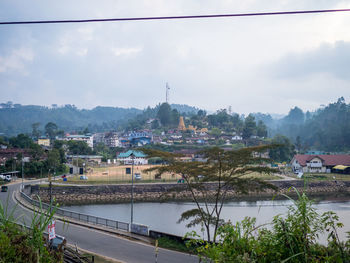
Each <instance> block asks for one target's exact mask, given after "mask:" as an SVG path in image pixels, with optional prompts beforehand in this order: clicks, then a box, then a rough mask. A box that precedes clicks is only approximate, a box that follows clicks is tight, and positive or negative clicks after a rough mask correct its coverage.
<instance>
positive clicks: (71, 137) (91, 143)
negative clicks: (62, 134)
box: [64, 135, 94, 148]
mask: <svg viewBox="0 0 350 263" xmlns="http://www.w3.org/2000/svg"><path fill="white" fill-rule="evenodd" d="M64 140H65V141H83V142H86V143H87V145H88V146H89V147H91V148H94V139H93V136H89V135H68V136H66V138H64Z"/></svg>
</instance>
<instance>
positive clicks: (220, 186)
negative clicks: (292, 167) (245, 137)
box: [142, 145, 275, 242]
mask: <svg viewBox="0 0 350 263" xmlns="http://www.w3.org/2000/svg"><path fill="white" fill-rule="evenodd" d="M272 147H273V146H271V145H269V146H259V147H249V148H243V149H240V150H237V151H224V150H223V149H221V148H218V147H213V148H209V149H206V150H203V151H200V152H199V154H200V155H201V156H202V158H203V159H204V160H206V161H205V162H199V161H191V162H182V161H180V160H179V159H177V157H178V156H177V155H175V154H172V153H168V152H162V151H158V150H152V149H146V148H144V149H143V150H142V151H143V152H144V153H146V154H147V155H148V157H161V158H163V160H165V161H166V162H167V165H162V166H157V167H154V168H151V169H149V171H151V170H156V171H157V173H158V174H162V173H175V174H180V175H182V176H183V178H184V181H185V185H184V186H185V189H186V190H187V191H188V192H189V193H190V196H191V198H192V201H193V202H194V203H195V205H196V208H194V209H191V210H188V211H185V212H184V213H183V214H182V215H181V218H180V220H179V221H187V220H189V223H188V224H187V226H188V227H191V226H195V225H198V224H202V225H203V226H204V228H205V230H206V235H207V240H208V241H210V240H212V241H214V242H215V240H216V236H217V230H218V228H219V226H220V225H221V224H222V223H223V220H222V219H221V211H222V208H223V205H224V202H225V201H226V200H227V195H228V193H229V191H232V190H233V191H235V192H240V193H247V192H249V191H264V190H266V189H275V187H274V186H272V185H270V184H268V183H266V182H264V181H262V180H260V179H259V176H258V175H259V173H271V172H274V170H273V169H271V168H268V167H266V166H262V165H260V164H263V163H264V162H266V161H268V160H267V159H264V158H261V157H259V156H260V155H259V154H256V153H262V152H265V151H266V150H268V149H270V148H272ZM253 153H255V154H253ZM251 174H255V175H256V176H254V177H247V175H251ZM181 189H183V188H181ZM173 190H174V191H176V190H179V189H178V188H174V189H173ZM170 195H171V193H170ZM211 230H212V231H213V232H211ZM211 233H213V236H212V235H211Z"/></svg>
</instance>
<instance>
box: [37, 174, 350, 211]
mask: <svg viewBox="0 0 350 263" xmlns="http://www.w3.org/2000/svg"><path fill="white" fill-rule="evenodd" d="M271 183H272V184H273V185H275V186H276V187H277V190H266V191H263V192H261V191H260V192H249V193H247V194H240V193H239V191H237V190H235V189H230V190H229V191H228V194H227V198H228V199H236V200H237V199H240V200H249V199H264V198H271V197H273V196H279V195H281V194H288V195H293V187H295V188H296V189H298V191H303V190H304V189H305V187H304V182H303V181H301V180H293V181H286V180H283V181H273V182H271ZM216 188H217V184H216V183H208V184H207V186H206V191H207V192H209V193H210V192H212V193H213V194H214V192H215V189H216ZM306 192H307V193H308V195H311V196H323V197H329V196H335V195H338V196H339V195H340V196H347V195H349V196H350V181H337V182H336V181H319V182H309V183H308V185H307V188H306ZM130 193H131V185H89V186H54V187H53V189H52V197H53V198H55V200H56V201H57V202H58V203H60V204H64V205H77V204H98V203H100V204H101V203H124V202H130ZM31 195H32V197H33V198H36V196H40V198H41V200H42V201H44V202H48V201H49V189H48V187H39V185H33V186H32V187H31ZM134 200H135V201H136V202H147V201H149V202H159V201H162V200H163V201H185V200H191V192H190V191H188V190H187V186H186V184H165V183H159V184H136V185H134Z"/></svg>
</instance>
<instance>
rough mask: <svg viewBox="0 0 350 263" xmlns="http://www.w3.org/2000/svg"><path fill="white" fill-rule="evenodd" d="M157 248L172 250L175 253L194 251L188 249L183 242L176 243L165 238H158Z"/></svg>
mask: <svg viewBox="0 0 350 263" xmlns="http://www.w3.org/2000/svg"><path fill="white" fill-rule="evenodd" d="M158 246H159V247H162V248H167V249H172V250H176V251H181V252H186V253H191V252H192V253H193V252H194V251H193V250H192V249H190V248H188V247H186V245H185V244H184V243H183V242H179V241H176V240H174V239H170V238H167V237H161V238H158Z"/></svg>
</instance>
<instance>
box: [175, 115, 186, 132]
mask: <svg viewBox="0 0 350 263" xmlns="http://www.w3.org/2000/svg"><path fill="white" fill-rule="evenodd" d="M177 129H178V130H180V131H186V126H185V122H184V117H182V116H180V120H179V126H178V127H177Z"/></svg>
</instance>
